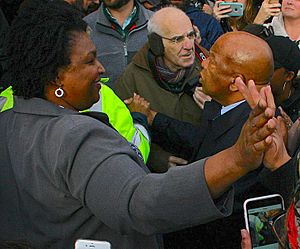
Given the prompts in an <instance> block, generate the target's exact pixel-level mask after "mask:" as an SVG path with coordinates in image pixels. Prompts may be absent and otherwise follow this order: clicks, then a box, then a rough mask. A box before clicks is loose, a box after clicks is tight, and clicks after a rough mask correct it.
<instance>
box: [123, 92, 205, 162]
mask: <svg viewBox="0 0 300 249" xmlns="http://www.w3.org/2000/svg"><path fill="white" fill-rule="evenodd" d="M125 103H126V104H127V106H128V108H129V110H130V111H131V112H139V113H142V114H144V115H146V116H147V120H148V123H149V125H150V126H151V127H150V128H151V129H150V130H151V135H152V141H153V142H154V143H157V144H158V145H159V146H161V147H162V148H163V149H164V150H166V151H169V152H172V153H174V154H176V156H179V157H183V158H184V159H187V160H189V159H191V158H192V157H193V156H194V155H195V153H196V152H197V150H198V147H199V146H200V144H201V142H202V139H203V137H204V134H205V129H204V128H203V127H196V126H194V125H192V124H191V123H188V122H184V121H180V120H177V119H174V118H171V117H169V116H167V115H164V114H162V113H157V112H155V111H153V110H151V109H150V103H149V102H148V101H147V100H145V99H144V98H143V97H141V96H139V95H138V94H135V93H134V95H133V97H132V98H129V99H126V100H125ZM169 161H170V160H169Z"/></svg>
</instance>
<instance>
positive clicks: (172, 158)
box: [168, 156, 188, 168]
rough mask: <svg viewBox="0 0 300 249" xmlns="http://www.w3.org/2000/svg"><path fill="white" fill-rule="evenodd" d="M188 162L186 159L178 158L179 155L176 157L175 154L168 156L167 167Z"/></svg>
mask: <svg viewBox="0 0 300 249" xmlns="http://www.w3.org/2000/svg"><path fill="white" fill-rule="evenodd" d="M187 163H188V161H187V160H185V159H183V158H180V157H176V156H169V158H168V167H169V168H170V167H175V166H178V165H186V164H187Z"/></svg>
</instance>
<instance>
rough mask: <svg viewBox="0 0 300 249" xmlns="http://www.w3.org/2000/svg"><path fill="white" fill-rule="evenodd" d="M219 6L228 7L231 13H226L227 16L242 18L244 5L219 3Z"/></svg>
mask: <svg viewBox="0 0 300 249" xmlns="http://www.w3.org/2000/svg"><path fill="white" fill-rule="evenodd" d="M219 6H230V8H231V12H229V13H226V14H227V15H228V16H243V14H244V5H243V4H242V3H236V2H222V3H219Z"/></svg>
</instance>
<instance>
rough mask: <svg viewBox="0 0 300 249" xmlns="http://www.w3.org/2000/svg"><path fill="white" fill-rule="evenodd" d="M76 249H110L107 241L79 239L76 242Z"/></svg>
mask: <svg viewBox="0 0 300 249" xmlns="http://www.w3.org/2000/svg"><path fill="white" fill-rule="evenodd" d="M75 249H110V243H109V242H107V241H98V240H88V239H78V240H76V242H75Z"/></svg>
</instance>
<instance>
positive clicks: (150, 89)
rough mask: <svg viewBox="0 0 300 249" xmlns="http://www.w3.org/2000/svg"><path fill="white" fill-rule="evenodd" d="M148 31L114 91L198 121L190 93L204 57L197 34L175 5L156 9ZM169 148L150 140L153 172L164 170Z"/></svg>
mask: <svg viewBox="0 0 300 249" xmlns="http://www.w3.org/2000/svg"><path fill="white" fill-rule="evenodd" d="M148 33H149V34H148V43H146V44H145V46H144V47H143V48H142V49H141V50H140V51H139V52H138V53H137V54H136V56H135V57H134V58H133V61H132V63H131V64H130V65H129V66H128V67H127V69H126V70H125V72H124V73H123V74H122V76H121V77H120V78H119V79H118V80H117V81H116V82H115V87H114V89H115V91H116V93H117V95H119V96H120V98H121V99H123V100H124V99H128V98H130V97H132V96H133V94H134V93H137V94H139V95H141V96H143V97H144V98H145V99H147V100H148V101H150V102H151V105H152V108H154V109H155V110H158V111H160V112H162V113H164V114H166V115H169V116H171V117H173V118H177V119H179V120H183V121H187V122H190V123H193V124H194V125H196V126H197V125H199V124H200V120H201V110H200V108H199V107H198V106H197V104H196V103H195V102H194V100H193V97H192V95H193V91H194V88H195V87H196V86H197V85H198V84H199V71H200V70H201V65H200V64H201V61H203V60H205V58H206V51H205V50H204V49H203V48H202V47H200V46H199V45H198V44H199V43H198V42H199V41H200V40H199V39H198V38H197V36H198V35H199V34H198V33H197V32H196V31H195V30H194V28H193V25H192V23H191V21H190V19H189V18H188V16H187V15H186V14H185V13H184V12H183V11H182V10H180V9H177V8H175V7H166V8H163V9H161V10H159V11H157V12H156V13H155V14H154V15H153V16H152V18H151V19H150V20H149V22H148ZM196 40H197V41H196ZM168 149H169V151H168V152H167V151H166V150H163V149H162V148H161V147H160V146H158V145H157V144H155V143H152V145H151V152H150V157H149V160H148V164H147V165H148V167H149V168H150V169H151V170H152V171H153V172H165V171H167V169H168V167H169V166H168V159H169V157H170V156H171V152H172V149H173V148H168Z"/></svg>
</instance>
